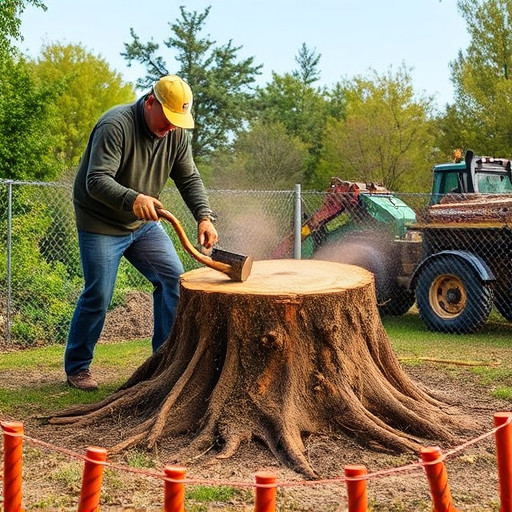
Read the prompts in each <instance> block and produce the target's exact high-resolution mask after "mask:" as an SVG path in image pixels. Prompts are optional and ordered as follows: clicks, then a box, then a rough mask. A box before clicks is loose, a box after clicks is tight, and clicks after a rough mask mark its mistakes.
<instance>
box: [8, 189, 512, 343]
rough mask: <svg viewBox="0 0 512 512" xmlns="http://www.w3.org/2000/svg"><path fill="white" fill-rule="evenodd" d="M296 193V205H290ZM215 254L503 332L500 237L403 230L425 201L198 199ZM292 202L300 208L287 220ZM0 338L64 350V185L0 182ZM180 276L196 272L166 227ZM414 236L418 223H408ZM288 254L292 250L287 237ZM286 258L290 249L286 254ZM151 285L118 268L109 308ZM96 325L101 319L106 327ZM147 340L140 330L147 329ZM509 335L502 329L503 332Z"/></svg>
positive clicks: (70, 264) (251, 195)
mask: <svg viewBox="0 0 512 512" xmlns="http://www.w3.org/2000/svg"><path fill="white" fill-rule="evenodd" d="M298 194H300V196H298ZM209 197H210V201H211V205H212V207H213V209H214V210H215V212H216V214H217V217H218V221H217V228H218V231H219V234H220V240H219V244H218V245H219V247H220V248H223V249H226V250H228V251H232V252H236V253H240V254H251V255H253V257H254V259H255V260H262V259H272V258H283V257H287V258H291V257H294V256H295V257H302V258H304V259H305V258H320V259H326V260H330V261H338V262H345V263H351V264H356V265H360V266H364V267H365V268H367V269H368V270H370V271H372V272H373V273H374V275H375V283H376V293H377V300H378V304H379V307H380V311H381V313H382V314H383V315H402V314H405V313H406V312H409V314H420V315H421V318H422V320H423V322H424V324H425V327H426V328H428V329H431V330H438V331H444V332H453V333H456V334H462V333H468V332H475V331H478V330H481V329H488V328H489V326H490V325H492V326H493V327H492V328H496V326H498V328H499V329H511V328H512V323H511V322H512V265H511V263H512V262H511V258H512V230H511V228H510V227H509V226H508V224H507V223H504V224H503V223H502V224H500V225H499V226H498V227H492V228H481V227H479V228H476V229H475V228H473V227H472V228H471V229H462V228H461V226H458V227H457V229H446V226H442V225H441V226H438V227H437V228H436V229H423V228H421V222H420V223H419V228H418V229H412V228H411V225H412V224H413V223H414V221H415V220H421V219H423V218H424V217H425V211H427V210H428V205H429V200H430V196H428V195H422V194H400V195H396V194H395V195H383V196H380V195H379V194H376V195H363V194H360V195H359V196H358V197H357V200H355V198H354V196H353V195H350V194H348V195H346V196H344V195H342V194H337V195H336V196H335V197H333V196H332V194H329V192H323V193H320V192H311V191H307V192H306V191H303V192H302V193H301V192H300V187H297V188H296V189H295V190H285V191H248V190H209ZM161 199H162V202H163V203H164V205H165V207H166V208H167V209H169V210H170V211H171V212H172V213H173V214H174V215H175V216H176V217H177V218H178V219H179V220H180V222H181V223H182V225H183V227H184V229H185V231H186V233H187V234H188V236H189V238H190V240H191V241H192V243H193V244H194V245H195V240H196V224H195V222H194V219H193V218H192V216H191V214H190V212H189V211H188V209H187V208H186V206H185V204H184V203H183V201H182V200H181V197H180V195H179V193H178V192H177V191H176V189H175V188H172V187H169V188H166V189H165V190H164V192H163V194H162V197H161ZM297 205H300V211H297V210H298V209H297ZM0 223H1V248H2V256H1V257H0V341H2V342H3V345H4V346H9V345H16V344H17V345H23V346H34V345H42V344H50V343H64V342H65V340H66V336H67V329H68V326H69V321H70V319H71V315H72V313H73V310H74V306H75V303H76V300H77V298H78V295H79V293H80V291H81V287H82V274H81V265H80V259H79V252H78V242H77V235H76V230H75V224H74V212H73V206H72V201H71V185H70V184H66V183H33V182H18V181H2V180H0ZM164 225H165V226H166V229H167V230H168V232H169V234H170V236H171V237H172V238H173V240H174V241H175V245H176V248H177V250H178V252H179V253H180V255H181V258H182V261H183V263H184V266H185V269H186V270H191V269H193V268H196V267H197V266H198V265H199V264H198V263H197V262H195V260H194V259H193V258H192V257H191V256H190V255H189V254H188V253H186V252H185V251H184V250H183V249H182V248H181V244H180V243H179V241H178V239H177V237H176V234H175V233H174V231H173V229H172V227H171V226H170V225H167V223H164ZM417 227H418V226H417ZM297 236H299V237H300V238H301V243H300V245H299V246H298V247H299V249H300V254H297V253H296V248H297V243H296V240H297V238H295V237H297ZM294 249H295V252H294ZM134 291H136V292H137V293H141V294H144V295H145V296H147V297H149V296H150V294H151V286H150V284H149V283H148V282H147V281H146V280H145V279H144V277H143V276H142V275H140V274H139V273H138V272H137V271H136V270H135V269H133V267H131V266H130V265H129V264H128V263H127V262H124V261H123V263H122V264H121V267H120V269H119V276H118V280H117V283H116V289H115V293H114V299H113V302H112V305H111V310H115V308H117V307H120V306H122V305H123V304H124V303H125V302H126V300H127V297H128V296H129V295H130V293H132V292H134ZM107 323H108V319H107ZM147 329H148V331H147V335H145V336H144V337H149V336H150V333H151V325H148V326H147ZM511 332H512V331H511Z"/></svg>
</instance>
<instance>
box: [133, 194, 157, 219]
mask: <svg viewBox="0 0 512 512" xmlns="http://www.w3.org/2000/svg"><path fill="white" fill-rule="evenodd" d="M163 207H164V205H163V204H162V203H161V202H160V201H159V200H158V199H155V198H154V197H151V196H146V195H144V194H139V195H138V196H137V197H136V199H135V202H134V203H133V213H134V214H135V216H136V217H137V218H139V219H142V220H158V213H157V211H156V210H157V209H158V208H163Z"/></svg>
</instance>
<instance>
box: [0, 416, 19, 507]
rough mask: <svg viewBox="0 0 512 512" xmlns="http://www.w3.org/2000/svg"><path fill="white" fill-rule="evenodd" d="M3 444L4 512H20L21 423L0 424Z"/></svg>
mask: <svg viewBox="0 0 512 512" xmlns="http://www.w3.org/2000/svg"><path fill="white" fill-rule="evenodd" d="M1 425H2V431H3V443H4V484H3V490H4V508H3V510H4V512H20V511H22V510H23V509H22V508H21V484H22V474H21V471H22V467H21V466H22V454H23V423H21V422H20V421H3V422H2V423H1Z"/></svg>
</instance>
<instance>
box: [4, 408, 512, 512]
mask: <svg viewBox="0 0 512 512" xmlns="http://www.w3.org/2000/svg"><path fill="white" fill-rule="evenodd" d="M0 425H1V427H2V433H3V448H4V450H3V451H4V460H3V478H0V481H2V480H3V482H2V483H3V485H2V488H3V502H4V503H3V510H4V512H22V511H23V508H22V456H23V441H24V440H25V441H27V442H30V443H32V444H39V445H44V446H45V447H47V448H50V449H54V450H56V451H61V452H63V453H66V454H67V455H69V456H73V457H76V458H79V459H82V460H83V461H84V465H83V472H82V485H81V490H80V497H79V501H78V509H77V510H78V512H98V511H99V505H100V499H101V484H102V476H103V469H104V468H105V467H109V468H110V469H114V470H117V471H120V472H123V471H125V472H132V473H133V472H136V473H140V474H144V475H146V476H148V477H153V478H157V479H160V480H162V481H163V492H162V494H163V510H164V511H165V512H184V510H185V486H186V485H192V484H193V485H197V484H202V485H215V486H218V485H227V486H238V487H246V488H247V487H251V488H253V489H254V511H255V512H275V511H276V510H277V499H276V495H277V489H278V488H279V487H289V486H292V485H294V486H298V485H302V486H304V485H326V484H333V483H336V484H340V483H345V485H346V491H347V497H346V503H347V505H346V510H347V511H348V512H367V511H368V506H369V500H368V493H367V488H366V482H367V481H368V480H370V479H372V478H382V477H385V476H391V475H396V474H397V473H400V472H404V471H411V470H415V469H419V468H423V470H424V473H425V476H426V480H427V483H428V486H429V490H430V495H431V498H432V510H433V512H456V510H457V509H456V508H455V506H454V504H453V500H452V496H451V491H450V486H449V483H448V477H447V471H446V467H445V460H446V459H447V458H449V457H450V456H453V455H455V454H456V453H460V452H462V451H463V450H465V449H466V448H467V447H469V446H471V445H474V444H476V443H478V442H480V441H482V440H484V439H486V438H488V437H490V436H494V438H495V444H496V462H497V469H498V492H499V498H500V509H499V510H500V512H512V412H497V413H495V414H494V428H493V429H492V430H491V431H489V432H487V433H485V434H483V435H481V436H479V437H477V438H474V439H472V440H470V441H467V442H465V443H464V444H462V445H460V446H458V447H456V448H454V449H451V450H449V451H446V452H444V453H443V452H442V451H441V450H440V449H439V448H438V447H425V448H422V449H421V450H420V456H421V460H420V461H419V462H417V463H413V464H409V465H406V466H402V467H398V468H392V469H388V470H382V471H378V472H374V473H368V470H367V468H366V467H365V466H364V465H360V464H354V465H346V466H344V476H340V477H338V478H335V479H329V480H307V481H293V482H279V481H278V478H277V475H276V474H275V473H273V472H269V471H260V472H256V473H255V475H254V482H233V481H227V480H226V481H216V480H215V481H214V480H199V479H189V478H187V477H186V468H185V467H181V466H165V467H164V468H163V471H161V472H155V471H147V470H140V469H134V468H130V467H125V466H119V465H114V464H111V463H109V462H108V461H107V450H106V449H105V448H101V447H96V446H91V447H89V448H87V450H86V453H85V455H84V456H82V455H80V454H78V453H74V452H71V451H70V450H65V449H60V448H58V447H55V446H52V445H50V444H48V443H45V442H43V441H40V440H37V439H34V438H30V437H28V436H26V435H25V434H24V427H23V423H22V422H17V421H3V422H0ZM0 477H2V475H0Z"/></svg>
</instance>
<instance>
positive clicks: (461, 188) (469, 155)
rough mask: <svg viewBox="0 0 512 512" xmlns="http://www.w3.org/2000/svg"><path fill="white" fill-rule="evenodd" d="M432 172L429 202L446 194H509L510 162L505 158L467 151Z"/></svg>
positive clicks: (511, 189) (433, 201) (433, 202)
mask: <svg viewBox="0 0 512 512" xmlns="http://www.w3.org/2000/svg"><path fill="white" fill-rule="evenodd" d="M433 172H434V178H433V184H432V195H431V199H430V204H437V203H439V202H440V200H441V198H442V197H443V196H445V195H446V194H512V171H511V162H510V160H508V159H505V158H494V157H489V156H476V155H475V154H474V153H473V151H467V152H466V155H465V158H464V161H455V162H453V163H447V164H441V165H436V166H435V167H434V169H433Z"/></svg>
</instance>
